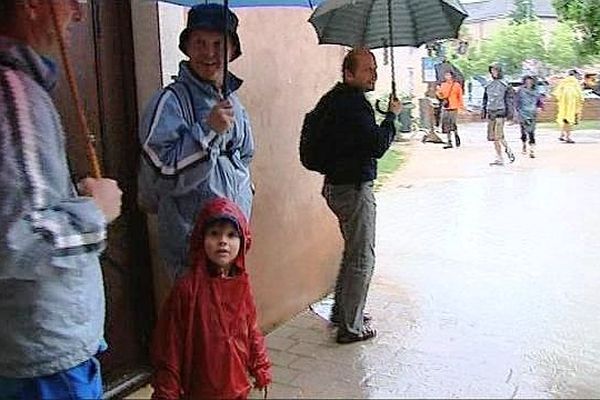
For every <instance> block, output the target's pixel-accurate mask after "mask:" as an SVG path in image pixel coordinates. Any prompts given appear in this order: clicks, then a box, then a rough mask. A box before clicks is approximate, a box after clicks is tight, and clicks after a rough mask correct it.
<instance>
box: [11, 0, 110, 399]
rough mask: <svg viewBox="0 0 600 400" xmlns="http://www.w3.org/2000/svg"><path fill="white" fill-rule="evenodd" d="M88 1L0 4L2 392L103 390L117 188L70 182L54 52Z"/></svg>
mask: <svg viewBox="0 0 600 400" xmlns="http://www.w3.org/2000/svg"><path fill="white" fill-rule="evenodd" d="M81 7H82V5H81V4H80V3H79V2H76V1H73V0H52V1H17V0H8V1H7V0H2V1H0V138H1V143H2V153H1V154H2V155H1V156H0V171H2V173H1V174H0V229H1V231H2V232H1V234H0V321H1V323H0V399H11V400H31V399H36V400H47V399H48V400H49V399H72V400H77V399H82V400H83V399H85V400H90V399H94V400H99V399H101V398H102V391H103V390H102V377H101V371H100V363H99V361H98V360H97V359H96V358H95V357H96V355H97V354H98V353H99V352H102V351H104V350H106V348H107V344H106V342H105V340H104V323H105V318H104V317H105V294H104V282H103V278H102V269H101V266H100V260H99V256H100V254H101V253H102V252H103V251H104V249H105V247H106V235H107V232H106V231H107V224H109V223H110V222H112V221H113V220H114V219H116V218H117V217H118V216H119V215H120V213H121V190H120V189H119V187H118V185H117V182H115V181H114V180H111V179H106V178H99V179H96V178H86V179H84V180H82V181H80V182H79V183H78V185H77V188H75V187H74V185H73V181H72V177H71V175H70V173H69V166H68V164H67V154H66V149H65V141H66V134H65V132H64V130H63V126H62V122H61V118H60V116H59V115H58V111H57V109H56V106H55V104H54V102H53V100H52V92H53V89H54V88H55V86H56V82H57V81H58V74H59V70H58V68H57V64H56V63H55V62H54V61H53V60H52V59H51V58H48V57H47V56H48V55H50V54H56V52H57V49H58V44H59V43H58V40H59V36H58V35H62V36H63V38H64V39H65V41H66V42H68V39H69V33H68V32H69V28H70V27H71V26H72V24H73V23H77V22H79V21H81V19H82V18H83V10H82V8H81ZM52 8H53V9H54V12H53V11H52ZM53 14H54V17H56V22H57V24H54V23H53ZM57 30H58V31H57Z"/></svg>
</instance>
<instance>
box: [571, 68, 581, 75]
mask: <svg viewBox="0 0 600 400" xmlns="http://www.w3.org/2000/svg"><path fill="white" fill-rule="evenodd" d="M578 75H579V72H577V70H576V69H571V70H569V76H578Z"/></svg>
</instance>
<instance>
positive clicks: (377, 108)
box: [375, 100, 387, 114]
mask: <svg viewBox="0 0 600 400" xmlns="http://www.w3.org/2000/svg"><path fill="white" fill-rule="evenodd" d="M375 109H376V110H377V112H378V113H380V114H387V110H384V109H382V108H381V100H377V101H375Z"/></svg>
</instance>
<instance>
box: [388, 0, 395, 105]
mask: <svg viewBox="0 0 600 400" xmlns="http://www.w3.org/2000/svg"><path fill="white" fill-rule="evenodd" d="M387 5H388V29H389V33H390V57H391V61H392V62H391V66H392V96H394V99H396V98H397V96H396V65H395V63H394V29H393V26H392V24H393V21H392V0H388V1H387Z"/></svg>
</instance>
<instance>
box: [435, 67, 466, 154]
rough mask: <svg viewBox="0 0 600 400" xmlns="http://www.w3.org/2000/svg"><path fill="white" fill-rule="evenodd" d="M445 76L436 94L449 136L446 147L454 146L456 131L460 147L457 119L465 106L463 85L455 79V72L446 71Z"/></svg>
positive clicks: (443, 131)
mask: <svg viewBox="0 0 600 400" xmlns="http://www.w3.org/2000/svg"><path fill="white" fill-rule="evenodd" d="M444 77H445V81H444V82H443V83H442V84H441V85H439V86H438V88H437V91H436V92H437V93H436V94H437V97H438V98H439V99H440V101H441V108H442V133H445V134H446V136H447V138H448V142H447V143H446V145H445V146H444V149H451V148H452V147H454V146H453V145H452V133H454V140H455V143H456V147H460V136H458V127H457V125H456V120H457V118H458V112H459V111H460V110H462V109H463V108H464V107H465V104H464V101H463V89H462V86H461V84H460V83H459V82H457V81H456V80H455V79H454V72H453V71H450V70H449V71H446V72H445V74H444Z"/></svg>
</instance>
